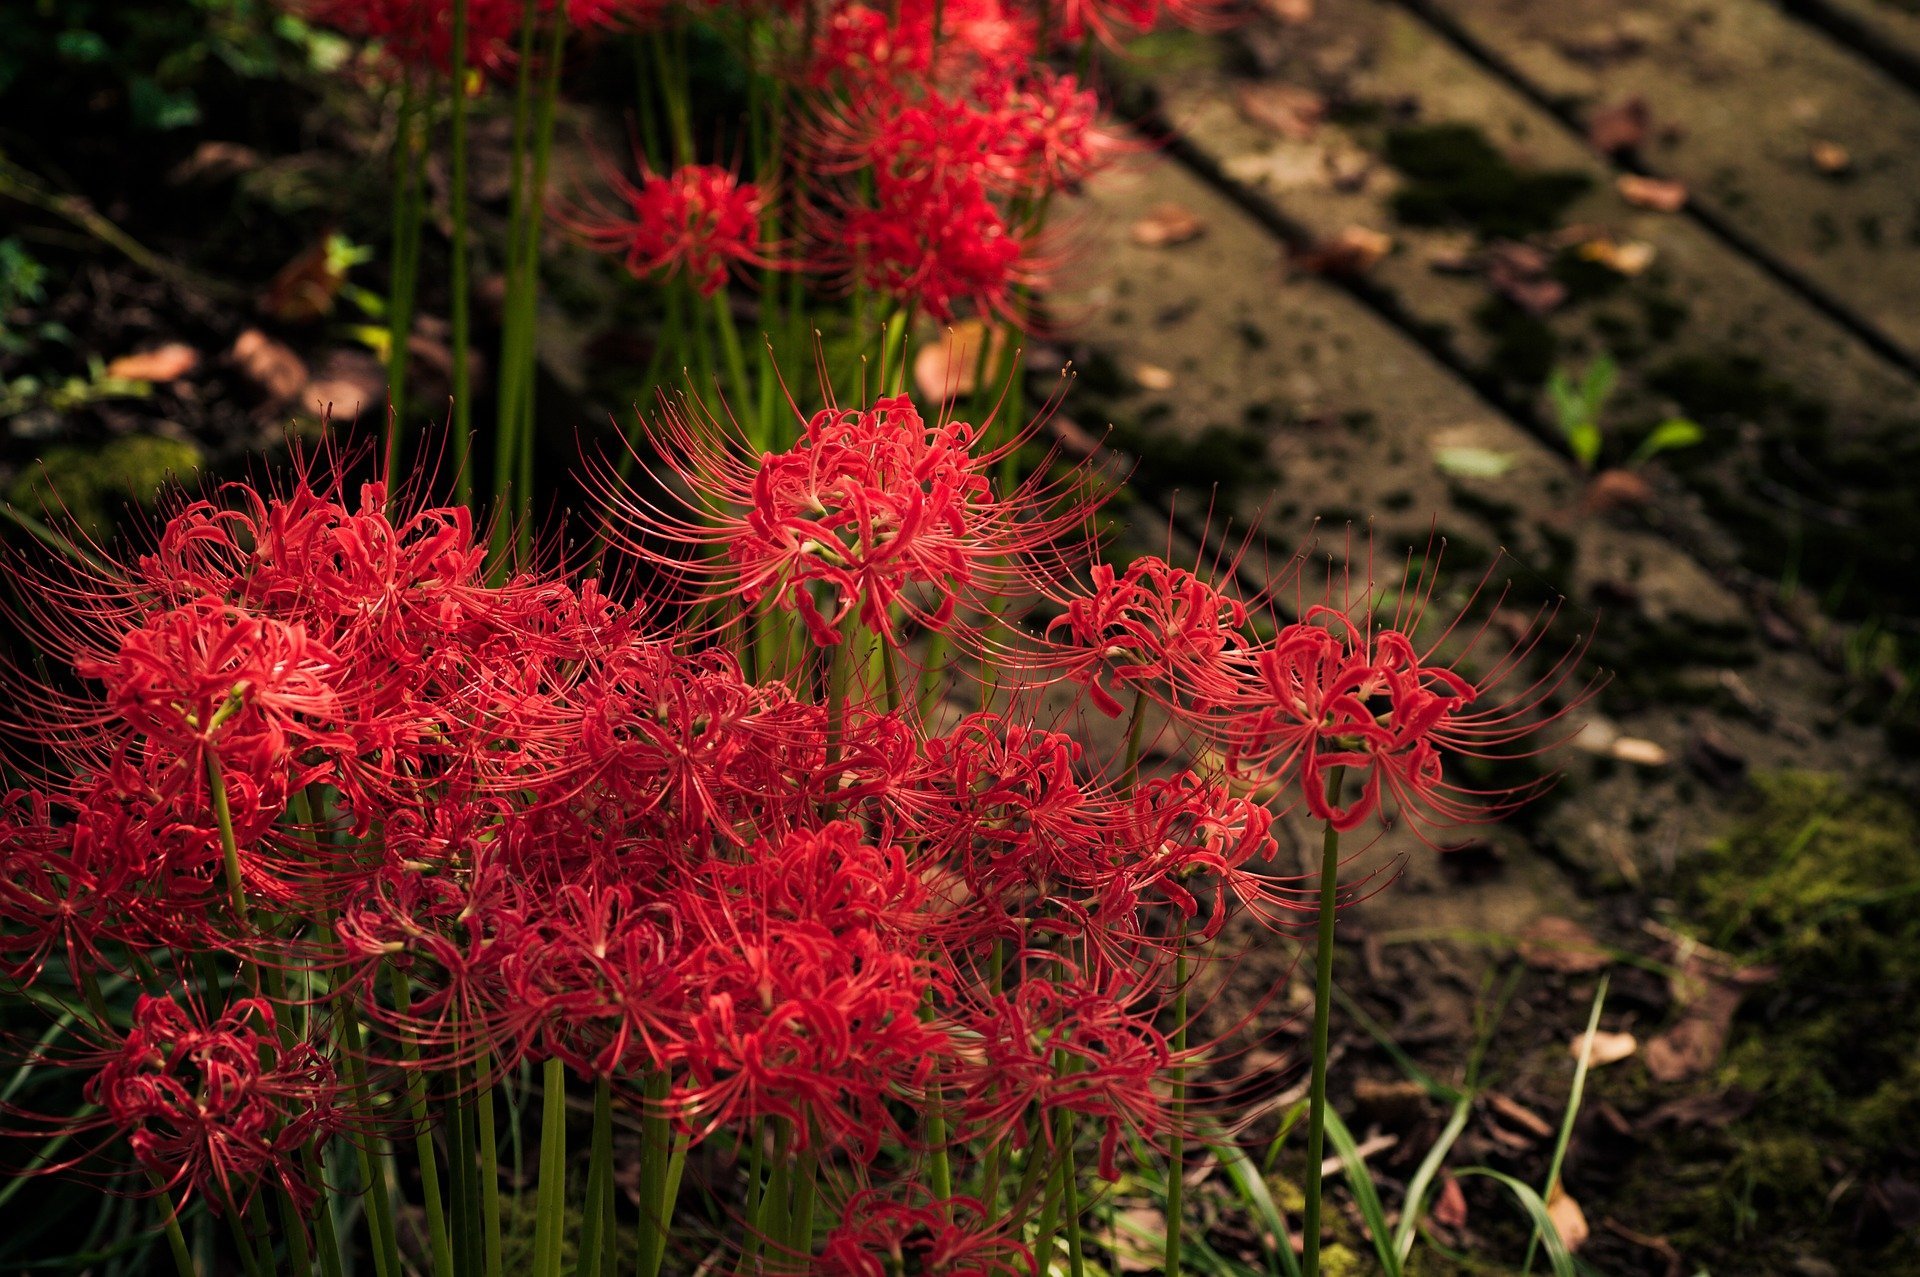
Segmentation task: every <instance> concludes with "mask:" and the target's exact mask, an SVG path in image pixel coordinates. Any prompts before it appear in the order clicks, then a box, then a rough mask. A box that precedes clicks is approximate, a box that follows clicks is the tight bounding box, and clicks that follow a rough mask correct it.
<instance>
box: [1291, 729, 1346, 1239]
mask: <svg viewBox="0 0 1920 1277" xmlns="http://www.w3.org/2000/svg"><path fill="white" fill-rule="evenodd" d="M1341 773H1342V769H1341V768H1338V767H1336V768H1334V769H1333V770H1332V771H1331V772H1329V773H1328V775H1327V803H1328V806H1329V807H1332V806H1334V805H1336V804H1337V803H1338V801H1339V797H1340V778H1341ZM1339 880H1340V832H1339V831H1338V830H1337V829H1335V828H1334V827H1333V822H1332V821H1328V822H1327V827H1326V831H1325V833H1324V834H1323V835H1322V836H1321V840H1320V917H1319V922H1320V926H1319V933H1318V935H1317V936H1316V938H1315V945H1314V986H1313V987H1314V994H1313V1074H1312V1078H1311V1080H1310V1081H1309V1083H1308V1101H1309V1107H1308V1111H1307V1201H1306V1208H1305V1210H1304V1211H1303V1212H1302V1214H1301V1228H1302V1231H1303V1232H1304V1233H1305V1237H1304V1239H1303V1241H1304V1249H1303V1250H1302V1252H1301V1256H1300V1261H1301V1262H1300V1271H1301V1273H1302V1277H1318V1274H1319V1272H1320V1194H1321V1183H1320V1180H1321V1175H1320V1166H1321V1163H1322V1162H1323V1161H1324V1160H1325V1158H1326V1153H1327V1033H1328V1027H1329V1024H1330V1023H1331V1020H1332V1012H1333V923H1334V916H1335V905H1336V903H1337V892H1338V890H1339V885H1340V881H1339Z"/></svg>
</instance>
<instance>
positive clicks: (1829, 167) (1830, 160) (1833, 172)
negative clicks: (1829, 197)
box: [1808, 142, 1853, 177]
mask: <svg viewBox="0 0 1920 1277" xmlns="http://www.w3.org/2000/svg"><path fill="white" fill-rule="evenodd" d="M1808 154H1809V158H1811V159H1812V160H1813V166H1814V167H1815V168H1817V169H1819V170H1820V171H1821V172H1822V173H1825V174H1826V175H1827V176H1828V177H1838V176H1840V175H1841V174H1842V173H1845V172H1847V171H1848V170H1849V169H1851V168H1852V167H1853V156H1852V154H1851V153H1849V152H1848V150H1847V148H1846V147H1844V146H1842V145H1840V144H1839V143H1838V142H1815V143H1814V144H1813V149H1812V150H1811V151H1810V152H1809V153H1808Z"/></svg>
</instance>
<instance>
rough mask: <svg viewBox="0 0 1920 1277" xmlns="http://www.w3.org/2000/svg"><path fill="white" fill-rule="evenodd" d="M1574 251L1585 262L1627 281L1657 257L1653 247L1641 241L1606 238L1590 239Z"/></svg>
mask: <svg viewBox="0 0 1920 1277" xmlns="http://www.w3.org/2000/svg"><path fill="white" fill-rule="evenodd" d="M1576 251H1577V252H1578V253H1579V254H1580V256H1581V257H1582V258H1584V259H1585V260H1587V261H1590V262H1597V263H1598V264H1600V265H1602V266H1604V267H1606V268H1607V269H1608V270H1610V271H1612V272H1613V273H1614V274H1616V275H1625V276H1626V277H1627V278H1628V279H1632V278H1633V277H1634V276H1636V275H1638V274H1640V273H1641V272H1643V271H1645V270H1646V269H1647V267H1649V266H1651V265H1653V259H1654V258H1655V257H1656V256H1658V254H1657V252H1656V251H1655V249H1654V247H1653V245H1651V244H1649V243H1647V241H1645V240H1643V239H1628V240H1616V239H1613V238H1611V237H1607V236H1602V237H1601V238H1599V239H1590V240H1588V241H1587V242H1586V243H1584V244H1582V245H1580V247H1579V248H1578V249H1577V250H1576Z"/></svg>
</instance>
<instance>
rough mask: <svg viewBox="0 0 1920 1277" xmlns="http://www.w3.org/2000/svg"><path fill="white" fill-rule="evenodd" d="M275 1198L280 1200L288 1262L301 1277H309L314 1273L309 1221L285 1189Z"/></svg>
mask: <svg viewBox="0 0 1920 1277" xmlns="http://www.w3.org/2000/svg"><path fill="white" fill-rule="evenodd" d="M274 1196H275V1197H277V1198H278V1199H279V1205H280V1227H281V1230H282V1231H284V1232H285V1233H286V1235H287V1262H288V1263H290V1264H291V1265H292V1266H293V1271H294V1272H295V1273H297V1274H298V1275H299V1277H308V1274H309V1273H311V1272H313V1252H312V1251H311V1250H310V1249H309V1248H308V1246H307V1221H306V1219H305V1218H304V1217H303V1216H302V1215H301V1214H300V1204H299V1203H298V1202H296V1201H294V1200H293V1194H292V1193H290V1192H288V1191H287V1190H286V1189H285V1188H284V1187H283V1188H281V1189H279V1190H278V1191H277V1192H276V1193H275V1194H274Z"/></svg>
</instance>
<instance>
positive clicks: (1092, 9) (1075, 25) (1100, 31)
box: [1040, 0, 1228, 44]
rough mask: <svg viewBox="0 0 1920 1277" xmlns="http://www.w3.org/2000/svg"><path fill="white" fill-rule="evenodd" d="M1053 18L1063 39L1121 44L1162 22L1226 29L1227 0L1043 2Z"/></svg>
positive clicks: (1045, 0) (1200, 27)
mask: <svg viewBox="0 0 1920 1277" xmlns="http://www.w3.org/2000/svg"><path fill="white" fill-rule="evenodd" d="M1040 3H1042V4H1044V5H1045V6H1046V7H1047V9H1048V11H1049V16H1050V18H1051V22H1052V27H1051V29H1052V30H1053V31H1054V32H1055V33H1057V34H1058V36H1059V37H1060V38H1061V39H1063V40H1081V39H1085V38H1086V37H1088V36H1092V37H1094V38H1096V39H1098V40H1101V41H1103V42H1105V43H1107V44H1118V43H1119V42H1120V41H1122V40H1124V39H1125V38H1127V37H1128V36H1130V35H1144V34H1146V33H1147V32H1149V31H1152V30H1154V29H1155V28H1156V27H1158V26H1160V25H1161V24H1162V23H1163V22H1172V23H1174V24H1176V25H1178V26H1183V27H1190V28H1193V29H1195V30H1201V31H1205V30H1217V29H1218V28H1220V27H1221V26H1224V25H1225V23H1226V19H1227V9H1228V6H1227V4H1226V3H1224V0H1040Z"/></svg>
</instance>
